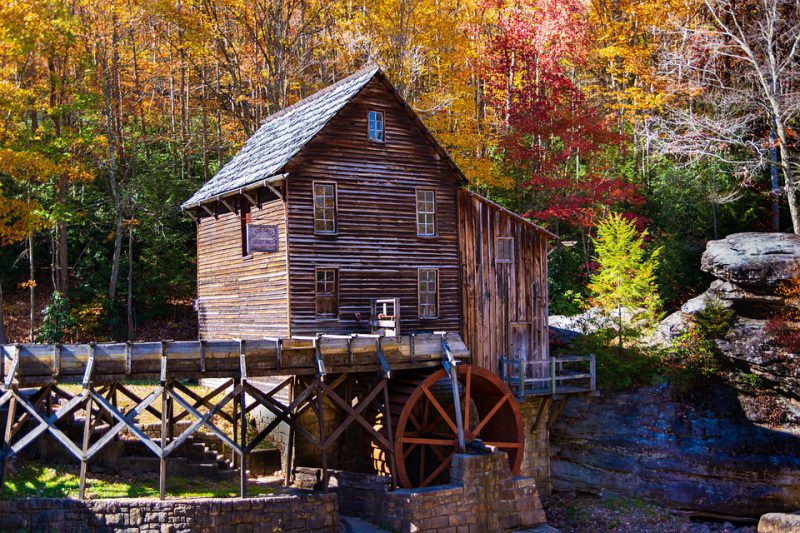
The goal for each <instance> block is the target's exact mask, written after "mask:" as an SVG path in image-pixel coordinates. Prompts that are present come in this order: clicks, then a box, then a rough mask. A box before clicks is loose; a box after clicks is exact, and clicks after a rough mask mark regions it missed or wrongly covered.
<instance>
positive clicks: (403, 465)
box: [389, 365, 525, 488]
mask: <svg viewBox="0 0 800 533" xmlns="http://www.w3.org/2000/svg"><path fill="white" fill-rule="evenodd" d="M458 381H459V391H460V393H459V397H460V403H461V412H462V416H463V423H464V436H465V442H466V443H467V444H469V443H470V442H472V441H474V440H475V439H481V440H482V441H483V442H484V443H485V444H488V445H492V446H496V447H497V448H499V449H500V450H502V451H505V452H506V453H508V461H509V466H510V467H511V471H512V472H513V473H514V474H515V475H516V474H518V473H519V469H520V465H521V464H522V456H523V446H524V440H525V433H524V428H523V425H522V419H521V417H520V413H519V406H518V405H517V402H516V400H515V399H514V396H513V395H512V394H511V391H510V390H509V388H508V386H507V385H506V384H505V383H504V382H503V381H502V380H501V379H500V378H498V377H497V376H496V375H494V374H493V373H491V372H489V371H488V370H485V369H483V368H480V367H475V366H471V365H464V366H460V367H459V369H458ZM389 402H390V408H391V412H392V426H393V435H394V454H395V462H396V470H397V471H396V476H395V479H396V481H397V483H398V484H399V485H400V486H401V487H404V488H411V487H425V486H428V485H436V484H441V483H447V482H448V481H449V475H450V468H449V466H450V462H451V459H452V455H453V453H456V452H457V451H458V446H459V444H458V431H457V424H456V417H455V408H454V402H453V394H452V385H451V382H450V378H449V377H448V376H447V373H446V372H445V370H444V369H439V370H437V371H435V372H433V373H431V372H430V371H427V372H424V373H421V372H418V371H415V372H409V373H405V374H398V375H396V376H395V377H393V378H392V379H391V380H390V384H389Z"/></svg>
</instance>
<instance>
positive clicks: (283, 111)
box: [259, 64, 381, 128]
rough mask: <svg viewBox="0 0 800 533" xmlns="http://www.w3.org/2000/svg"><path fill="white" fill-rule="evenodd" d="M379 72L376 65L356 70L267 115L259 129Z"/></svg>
mask: <svg viewBox="0 0 800 533" xmlns="http://www.w3.org/2000/svg"><path fill="white" fill-rule="evenodd" d="M380 70H381V68H380V67H379V66H378V65H375V64H369V65H367V66H365V67H363V68H362V69H361V70H358V71H357V72H354V73H353V74H350V75H349V76H347V77H346V78H342V79H340V80H338V81H335V82H333V83H332V84H330V85H327V86H325V87H323V88H322V89H320V90H318V91H317V92H315V93H313V94H310V95H308V96H306V97H305V98H303V99H301V100H298V101H297V102H295V103H293V104H292V105H290V106H287V107H284V108H283V109H281V110H279V111H276V112H274V113H273V114H271V115H269V116H268V117H267V118H265V119H264V121H263V122H262V123H261V125H260V126H259V128H260V127H261V126H263V125H264V124H266V123H268V122H272V121H273V120H275V119H277V118H280V117H282V116H284V115H287V114H289V113H290V112H292V111H294V110H296V109H297V108H299V107H303V106H304V105H306V104H308V103H310V102H313V101H314V100H317V99H319V98H321V97H323V96H325V95H326V94H328V93H331V92H333V91H334V90H336V89H338V88H339V87H341V86H342V85H344V84H346V83H349V82H351V81H353V80H354V79H356V78H360V77H361V76H363V75H364V74H366V73H367V72H369V71H373V73H377V72H378V71H380Z"/></svg>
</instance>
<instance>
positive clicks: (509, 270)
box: [458, 190, 548, 372]
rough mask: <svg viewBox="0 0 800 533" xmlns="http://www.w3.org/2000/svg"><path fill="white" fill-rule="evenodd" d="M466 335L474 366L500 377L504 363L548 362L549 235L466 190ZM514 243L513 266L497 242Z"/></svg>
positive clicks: (462, 205)
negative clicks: (515, 358) (499, 253)
mask: <svg viewBox="0 0 800 533" xmlns="http://www.w3.org/2000/svg"><path fill="white" fill-rule="evenodd" d="M458 204H459V205H458V211H459V232H460V239H461V264H462V269H463V272H462V279H463V283H462V286H461V298H462V301H463V302H464V305H463V316H462V320H463V327H462V336H463V338H464V342H465V343H466V345H467V348H469V350H470V353H471V354H472V361H473V363H474V364H477V365H479V366H482V367H484V368H487V369H489V370H492V371H493V372H498V371H499V369H500V363H499V361H500V358H501V357H503V356H509V357H513V356H515V355H516V356H520V357H524V358H525V359H527V360H541V359H546V358H547V357H548V344H547V342H548V341H547V301H548V300H547V250H548V236H547V234H546V233H545V232H543V231H541V230H537V229H536V228H534V227H533V226H531V225H530V224H527V223H525V222H523V221H521V220H520V219H518V218H517V217H515V216H514V215H512V214H510V213H508V212H506V211H504V210H502V209H499V208H498V207H496V206H494V205H492V204H491V203H490V202H487V201H486V200H485V199H483V198H481V197H480V196H478V195H475V194H472V193H470V192H469V191H466V190H460V191H459V192H458ZM500 237H511V238H512V239H513V262H511V263H498V262H497V258H496V252H497V240H498V238H500Z"/></svg>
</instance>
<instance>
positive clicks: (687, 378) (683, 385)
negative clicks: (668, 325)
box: [670, 324, 721, 397]
mask: <svg viewBox="0 0 800 533" xmlns="http://www.w3.org/2000/svg"><path fill="white" fill-rule="evenodd" d="M673 351H674V356H675V360H676V361H677V364H676V365H675V366H674V368H673V369H672V372H671V373H670V381H671V382H672V384H673V385H674V387H675V392H676V394H677V395H678V396H680V397H691V396H694V395H697V394H699V393H701V391H704V390H706V387H708V385H709V383H711V382H713V381H714V380H716V379H717V378H718V377H719V372H720V370H721V368H720V362H719V357H718V353H717V346H716V344H715V343H714V340H713V339H711V338H709V337H708V336H706V335H705V334H704V333H703V330H702V328H701V327H699V326H698V325H697V324H692V325H690V326H689V329H688V330H687V331H686V333H684V334H683V335H681V336H680V337H679V338H678V339H676V341H675V343H674V350H673Z"/></svg>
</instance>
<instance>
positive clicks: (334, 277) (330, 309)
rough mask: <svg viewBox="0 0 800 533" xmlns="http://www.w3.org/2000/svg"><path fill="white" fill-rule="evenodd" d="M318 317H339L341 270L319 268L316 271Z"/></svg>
mask: <svg viewBox="0 0 800 533" xmlns="http://www.w3.org/2000/svg"><path fill="white" fill-rule="evenodd" d="M314 276H315V278H316V280H315V294H316V315H317V318H338V317H339V271H338V270H337V269H335V268H318V269H316V270H315V271H314Z"/></svg>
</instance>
